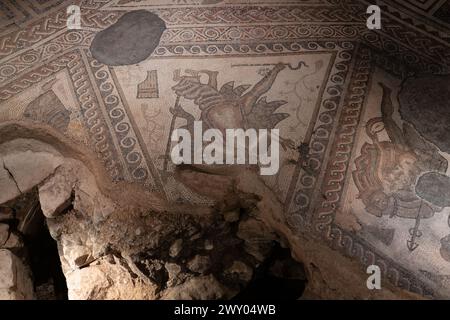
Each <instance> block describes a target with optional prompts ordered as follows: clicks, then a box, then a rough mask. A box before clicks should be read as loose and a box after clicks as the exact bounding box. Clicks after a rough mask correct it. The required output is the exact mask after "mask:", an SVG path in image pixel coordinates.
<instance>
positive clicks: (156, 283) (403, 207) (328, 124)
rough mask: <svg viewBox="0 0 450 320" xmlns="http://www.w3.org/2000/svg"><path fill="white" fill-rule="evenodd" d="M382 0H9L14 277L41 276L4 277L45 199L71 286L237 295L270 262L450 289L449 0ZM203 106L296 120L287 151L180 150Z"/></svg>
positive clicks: (152, 295)
mask: <svg viewBox="0 0 450 320" xmlns="http://www.w3.org/2000/svg"><path fill="white" fill-rule="evenodd" d="M369 2H370V1H365V0H303V1H300V0H283V1H276V0H247V1H244V0H242V1H241V0H216V1H211V0H139V1H137V0H136V1H132V0H112V1H107V0H83V1H63V0H51V1H41V0H29V1H12V0H6V1H2V2H1V3H0V204H3V206H2V207H1V208H0V245H1V246H2V248H3V249H0V254H1V255H0V257H3V258H2V260H1V261H0V298H2V297H6V298H8V297H9V298H30V297H32V296H33V295H35V293H33V289H32V288H31V289H30V281H32V280H30V279H33V274H32V273H33V272H32V271H20V274H21V275H22V276H21V277H22V278H23V279H19V278H17V279H16V280H15V281H16V282H15V283H14V282H13V283H11V282H8V281H6V282H5V281H4V282H2V277H4V278H7V277H8V275H9V274H11V273H14V272H15V271H14V270H23V269H27V265H28V264H29V262H27V258H26V257H27V256H28V255H27V254H26V253H24V250H22V249H23V248H26V247H27V240H26V239H27V235H28V234H33V232H32V231H30V230H31V229H32V228H31V227H30V226H31V224H30V223H29V221H35V220H33V219H34V218H33V217H35V216H36V215H38V214H43V215H44V216H45V217H46V225H47V226H48V228H49V230H50V234H51V236H52V237H53V238H54V239H55V240H56V241H57V244H58V252H59V256H60V258H61V263H62V271H63V272H64V275H65V277H66V280H67V286H68V295H69V298H73V299H105V298H106V299H108V298H111V299H121V298H136V299H159V298H162V299H165V298H167V299H170V298H186V299H188V298H189V299H191V298H192V299H215V298H231V297H233V296H235V295H237V294H238V293H239V292H240V291H242V290H243V288H245V287H246V286H247V285H248V284H249V283H252V282H253V281H255V279H256V278H257V274H258V272H259V271H258V270H261V266H265V267H264V268H265V269H264V270H266V269H267V270H272V271H270V272H271V275H272V276H273V275H278V276H279V278H283V277H284V278H285V279H284V280H285V281H287V280H286V279H288V280H289V279H291V281H298V280H301V281H303V282H304V283H306V291H305V293H304V297H306V298H405V297H409V298H411V297H414V298H422V297H425V298H443V297H446V298H448V297H450V224H449V221H450V220H449V214H450V209H449V207H450V192H449V190H450V169H449V165H448V161H449V160H450V121H449V120H450V119H449V118H450V112H449V111H450V1H447V0H422V1H419V0H409V1H407V0H393V1H384V0H380V1H378V4H379V6H380V7H381V10H382V29H381V30H369V29H368V28H367V27H366V19H367V16H368V15H367V14H366V9H367V7H368V6H369V5H370V3H369ZM68 5H77V6H79V8H80V9H81V10H80V17H81V24H80V25H81V27H80V28H77V29H68V28H67V20H68V18H67V17H68V15H67V12H66V10H67V7H68ZM194 120H201V121H203V123H204V124H205V125H207V126H208V127H209V128H217V129H219V130H224V129H226V128H267V129H273V128H277V129H279V130H280V142H281V145H282V147H281V148H280V153H281V156H280V169H279V171H278V173H277V174H276V175H274V176H261V175H259V174H258V171H257V170H254V168H251V167H246V166H237V167H236V166H224V167H216V166H200V167H198V166H197V167H196V166H178V167H177V166H175V165H174V164H173V163H172V161H171V160H170V151H171V147H172V144H171V142H170V135H171V133H172V131H173V130H174V129H176V128H180V127H184V126H187V127H189V125H190V124H192V123H193V121H194ZM24 197H25V198H26V199H28V200H26V201H25V200H23V199H24ZM29 199H32V200H29ZM27 201H28V202H27ZM30 201H31V202H30ZM33 201H34V202H33ZM24 203H28V205H25V204H24ZM29 203H34V206H30V205H29ZM27 221H28V222H27ZM36 221H37V220H36ZM27 223H28V224H27ZM30 228H31V229H30ZM12 235H14V236H12ZM14 237H17V239H16V238H14ZM22 238H23V241H22V240H21V239H22ZM3 240H4V241H3ZM14 241H15V242H14ZM2 243H3V244H2ZM276 248H284V249H286V250H288V251H289V250H290V253H291V256H292V258H289V259H288V258H286V257H285V256H283V258H282V259H281V258H280V259H278V260H276V259H275V258H273V257H274V256H277V254H276V252H278V251H277V250H281V249H276ZM284 249H283V250H284ZM17 257H19V259H17ZM21 259H22V261H20V260H21ZM274 259H275V260H274ZM5 261H6V262H5ZM15 261H17V262H15ZM2 263H4V265H5V266H4V267H1V265H2ZM6 264H7V266H6ZM370 265H376V266H378V267H379V268H380V270H381V276H382V289H381V290H369V289H368V288H367V286H366V280H367V277H368V276H369V275H368V274H367V273H366V270H367V267H368V266H370ZM277 266H278V267H277ZM277 270H278V271H277ZM280 270H284V271H283V272H281V271H280ZM13 271H14V272H13ZM27 272H28V273H29V275H26V274H27ZM16 273H17V272H16ZM54 281H56V280H54ZM299 285H300V284H299ZM14 288H15V289H14ZM19 289H20V290H19ZM14 290H15V291H14ZM280 290H281V289H280ZM34 291H36V290H34ZM299 296H300V294H298V295H297V296H296V298H298V297H299Z"/></svg>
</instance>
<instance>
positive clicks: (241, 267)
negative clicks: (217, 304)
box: [224, 261, 253, 282]
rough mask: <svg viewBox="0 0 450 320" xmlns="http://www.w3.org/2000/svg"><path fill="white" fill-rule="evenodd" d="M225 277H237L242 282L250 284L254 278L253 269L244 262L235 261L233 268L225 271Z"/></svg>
mask: <svg viewBox="0 0 450 320" xmlns="http://www.w3.org/2000/svg"><path fill="white" fill-rule="evenodd" d="M224 273H225V275H228V276H237V277H238V278H239V279H241V280H242V281H245V282H248V281H250V280H251V279H252V277H253V269H252V268H250V267H249V266H248V265H246V264H245V263H243V262H242V261H233V264H232V265H231V267H229V268H228V269H227V270H225V272H224Z"/></svg>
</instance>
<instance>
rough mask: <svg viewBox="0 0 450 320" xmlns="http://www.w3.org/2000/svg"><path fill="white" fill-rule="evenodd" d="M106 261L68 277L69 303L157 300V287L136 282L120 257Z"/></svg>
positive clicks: (74, 272)
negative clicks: (75, 301)
mask: <svg viewBox="0 0 450 320" xmlns="http://www.w3.org/2000/svg"><path fill="white" fill-rule="evenodd" d="M112 260H113V263H110V262H108V259H107V258H106V257H105V259H102V260H100V261H99V263H98V264H97V265H95V266H89V267H86V268H83V269H78V270H75V271H73V272H71V273H69V274H68V276H67V287H68V288H69V293H68V295H69V299H71V300H101V299H106V300H110V299H114V300H116V299H123V300H125V299H135V300H151V299H155V290H156V285H154V284H153V283H151V282H148V281H147V282H144V281H142V280H139V279H138V280H134V279H133V276H132V274H131V273H130V271H129V269H128V266H127V264H126V263H125V262H124V261H122V260H121V259H118V258H116V257H113V258H112Z"/></svg>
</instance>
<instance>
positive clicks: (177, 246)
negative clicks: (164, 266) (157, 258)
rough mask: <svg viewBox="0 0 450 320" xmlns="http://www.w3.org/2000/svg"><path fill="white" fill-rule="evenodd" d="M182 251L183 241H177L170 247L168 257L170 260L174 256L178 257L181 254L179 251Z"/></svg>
mask: <svg viewBox="0 0 450 320" xmlns="http://www.w3.org/2000/svg"><path fill="white" fill-rule="evenodd" d="M182 249H183V240H182V239H177V240H175V242H174V243H173V244H172V245H171V246H170V249H169V255H170V256H171V257H172V258H175V257H176V256H178V255H179V254H180V252H181V250H182Z"/></svg>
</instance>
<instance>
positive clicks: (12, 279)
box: [0, 249, 34, 300]
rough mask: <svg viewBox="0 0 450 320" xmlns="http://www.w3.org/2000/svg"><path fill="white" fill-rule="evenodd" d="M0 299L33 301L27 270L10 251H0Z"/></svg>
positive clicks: (31, 285) (31, 286)
mask: <svg viewBox="0 0 450 320" xmlns="http://www.w3.org/2000/svg"><path fill="white" fill-rule="evenodd" d="M0 261H1V262H2V263H0V298H1V299H6V300H17V299H26V300H28V299H33V297H34V291H33V283H32V281H31V276H30V275H31V274H30V272H29V270H28V269H27V268H26V267H25V266H24V265H23V263H22V262H21V261H20V259H19V258H17V257H16V256H15V255H14V254H13V253H12V252H11V251H9V250H6V249H0Z"/></svg>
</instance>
